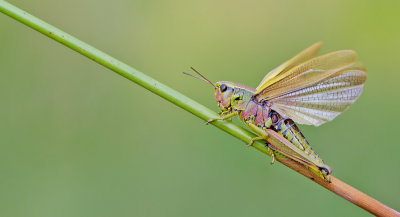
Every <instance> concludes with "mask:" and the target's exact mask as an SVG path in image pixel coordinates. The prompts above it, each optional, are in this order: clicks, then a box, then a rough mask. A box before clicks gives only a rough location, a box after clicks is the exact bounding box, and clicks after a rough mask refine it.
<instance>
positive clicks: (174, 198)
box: [0, 0, 400, 217]
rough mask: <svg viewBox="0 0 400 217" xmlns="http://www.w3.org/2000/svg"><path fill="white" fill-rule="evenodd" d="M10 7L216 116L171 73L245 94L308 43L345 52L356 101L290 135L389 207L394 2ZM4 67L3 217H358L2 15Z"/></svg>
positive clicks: (398, 37) (394, 124)
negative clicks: (354, 66) (359, 83)
mask: <svg viewBox="0 0 400 217" xmlns="http://www.w3.org/2000/svg"><path fill="white" fill-rule="evenodd" d="M10 2H11V3H14V4H15V5H17V6H19V7H21V8H22V9H24V10H27V11H28V12H30V13H32V14H33V15H35V16H38V17H40V18H41V19H43V20H45V21H47V22H49V23H50V24H53V25H55V26H57V27H59V28H61V29H62V30H64V31H66V32H68V33H70V34H72V35H74V36H76V37H78V38H79V39H81V40H83V41H85V42H88V43H89V44H91V45H93V46H94V47H97V48H99V49H101V50H103V51H105V52H106V53H109V54H111V55H112V56H114V57H116V58H118V59H120V60H122V61H124V62H126V63H128V64H129V65H132V66H133V67H135V68H136V69H138V70H140V71H142V72H144V73H146V74H148V75H150V76H152V77H154V78H155V79H157V80H159V81H161V82H163V83H165V84H167V85H169V86H171V87H173V88H175V89H177V90H178V91H181V92H182V93H184V94H186V95H187V96H189V97H192V98H193V99H195V100H197V101H199V102H201V103H203V104H205V105H206V106H208V107H210V108H213V109H214V110H215V111H217V110H218V109H217V107H216V105H215V102H214V99H213V92H212V89H211V88H210V87H209V86H208V85H206V84H204V83H202V82H200V81H198V80H195V79H192V78H189V77H186V76H184V75H182V73H181V72H182V71H188V69H189V67H190V66H194V67H195V68H197V69H198V70H200V71H201V72H203V73H204V74H205V75H207V76H208V77H209V78H210V79H211V80H212V81H218V80H230V81H234V82H238V83H243V84H246V85H249V86H253V87H255V86H257V85H258V82H259V81H260V80H261V79H262V78H263V76H264V75H265V74H266V73H267V72H268V71H269V70H270V69H272V68H274V67H275V66H277V65H278V64H280V63H282V62H283V61H285V60H286V59H288V58H290V57H292V56H293V55H294V54H296V53H297V52H299V51H300V50H302V49H304V48H306V47H307V46H309V45H311V44H312V43H314V42H317V41H323V42H324V47H323V49H322V53H326V52H330V51H335V50H340V49H354V50H356V51H357V52H358V54H359V59H360V60H361V61H362V62H364V63H365V65H366V66H367V68H368V80H367V83H366V86H365V90H364V93H363V94H362V96H361V97H360V99H359V100H358V101H357V102H356V103H355V104H354V105H353V106H351V108H350V109H349V110H348V111H346V112H345V113H344V114H342V115H340V116H339V117H338V118H336V119H335V121H333V122H331V123H328V124H325V125H323V126H321V127H318V128H315V127H310V126H300V128H301V129H302V130H303V132H304V134H305V136H306V137H307V138H308V140H309V141H310V143H311V145H312V146H313V147H314V150H316V151H317V152H318V153H319V154H320V156H321V157H322V158H323V159H325V161H326V163H327V164H328V165H330V166H331V167H332V168H333V171H334V173H333V174H334V175H335V176H336V177H338V178H340V179H342V180H344V181H346V182H348V183H349V184H351V185H353V186H355V187H357V188H359V189H360V190H362V191H364V192H365V193H367V194H369V195H371V196H373V197H375V198H376V199H378V200H380V201H382V202H383V203H386V204H387V205H389V206H391V207H393V208H395V209H397V210H399V209H400V200H399V194H400V189H399V182H400V173H399V165H400V158H399V157H398V155H399V153H400V146H399V141H398V135H399V132H398V130H399V122H400V116H399V113H398V111H399V106H400V102H399V96H398V95H399V90H400V88H399V81H398V80H399V79H400V71H399V64H400V28H399V20H400V14H399V11H400V1H398V0H392V1H362V0H358V1H345V0H341V1H326V2H322V1H304V2H302V1H261V0H250V1H246V2H245V1H162V0H159V1H146V0H141V1H129V0H120V1H98V0H70V1H60V0H35V1H31V0H13V1H10ZM0 64H1V65H0V66H1V72H0V100H1V101H0V102H1V105H0V121H1V122H0V123H1V124H0V148H1V151H0V216H13V217H17V216H41V217H44V216H191V217H195V216H289V215H296V216H365V215H368V213H367V212H365V211H363V210H361V209H360V208H358V207H356V206H354V205H353V204H351V203H349V202H347V201H345V200H344V199H342V198H340V197H338V196H336V195H334V194H332V193H331V192H329V191H327V190H325V189H323V188H321V187H320V186H319V185H316V184H314V183H313V182H311V181H309V180H307V179H305V178H303V177H302V176H300V175H299V174H297V173H295V172H293V171H291V170H289V169H288V168H286V167H284V166H282V165H280V164H275V165H274V166H272V167H271V166H269V161H270V158H268V157H266V156H265V155H263V154H261V153H260V152H258V151H255V150H254V149H251V148H246V147H245V146H244V144H243V143H242V142H241V141H239V140H237V139H235V138H233V137H232V136H229V135H228V134H226V133H223V132H222V131H220V130H218V129H216V128H214V127H212V126H206V125H204V124H203V121H202V120H200V119H198V118H196V117H195V116H193V115H191V114H189V113H187V112H185V111H183V110H182V109H179V108H178V107H176V106H174V105H172V104H171V103H168V102H166V101H164V100H162V99H161V98H159V97H158V96H156V95H154V94H152V93H150V92H148V91H146V90H145V89H143V88H141V87H139V86H138V85H136V84H133V83H132V82H129V81H128V80H126V79H124V78H122V77H120V76H119V75H117V74H115V73H113V72H111V71H109V70H107V69H105V68H103V67H101V66H99V65H98V64H96V63H94V62H92V61H91V60H89V59H87V58H84V57H82V56H81V55H79V54H77V53H75V52H73V51H71V50H70V49H67V48H66V47H64V46H62V45H60V44H58V43H56V42H54V41H53V40H50V39H49V38H46V37H44V36H43V35H41V34H39V33H37V32H35V31H33V30H31V29H29V28H27V27H26V26H24V25H22V24H20V23H18V22H16V21H14V20H12V19H11V18H9V17H7V16H5V15H3V14H2V15H0Z"/></svg>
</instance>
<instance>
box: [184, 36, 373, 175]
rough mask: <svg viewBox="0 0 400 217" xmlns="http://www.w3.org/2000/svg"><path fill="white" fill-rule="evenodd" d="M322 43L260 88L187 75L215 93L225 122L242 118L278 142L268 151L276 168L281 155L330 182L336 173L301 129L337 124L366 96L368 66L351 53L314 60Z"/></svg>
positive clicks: (272, 73) (260, 135)
mask: <svg viewBox="0 0 400 217" xmlns="http://www.w3.org/2000/svg"><path fill="white" fill-rule="evenodd" d="M321 45H322V43H320V42H319V43H316V44H314V45H312V46H310V47H309V48H307V49H305V50H303V51H302V52H300V53H299V54H297V55H296V56H294V57H293V58H291V59H290V60H288V61H286V62H284V63H283V64H281V65H280V66H278V67H277V68H275V69H273V70H272V71H270V72H269V73H268V74H267V75H266V76H265V77H264V79H263V80H262V81H261V83H260V84H259V85H258V87H257V88H255V89H254V88H251V87H248V86H245V85H242V84H236V83H233V82H229V81H218V82H216V83H215V84H214V83H212V82H211V81H210V80H208V79H207V78H206V77H204V76H203V75H202V74H201V73H199V72H198V71H196V70H195V69H193V68H192V70H193V71H195V72H196V73H197V74H198V75H199V76H200V77H197V76H194V75H191V74H188V73H185V74H187V75H190V76H192V77H195V78H197V79H200V80H202V81H205V82H207V83H209V84H211V85H212V86H213V87H214V95H215V100H216V102H217V105H218V107H219V109H220V110H221V112H220V113H219V114H220V117H219V118H214V119H210V120H208V121H207V122H206V123H207V124H208V123H211V122H213V121H217V120H222V121H223V120H229V119H231V118H232V117H234V116H238V117H239V118H240V120H242V122H243V123H244V124H245V125H246V126H248V127H249V128H250V129H251V130H252V131H253V132H254V133H256V134H257V135H258V136H257V137H254V138H252V140H251V142H250V143H249V144H247V145H248V146H251V145H252V143H253V142H254V141H256V140H268V139H269V140H274V141H276V142H274V143H272V144H273V145H272V144H270V143H268V142H267V144H266V147H267V149H268V151H269V153H270V154H271V157H272V162H271V163H273V162H274V160H275V158H276V155H277V154H279V155H280V156H283V157H287V158H289V159H291V160H294V161H296V162H298V163H301V164H302V165H304V166H305V167H307V168H308V169H309V170H310V171H312V172H313V173H315V174H317V175H318V176H319V177H321V178H323V179H325V180H326V181H328V182H329V175H330V174H331V173H332V169H331V168H330V167H329V166H328V165H326V164H325V163H324V161H323V160H322V159H321V158H320V157H319V156H318V155H317V154H316V153H315V152H314V151H313V150H312V148H311V146H310V144H309V143H308V141H307V140H306V138H305V137H304V135H303V134H302V133H301V131H300V130H299V128H298V127H297V125H296V123H298V124H306V125H314V126H319V125H321V124H323V123H326V122H328V121H331V120H333V119H334V118H335V117H336V116H338V115H339V114H340V113H341V112H343V111H345V110H346V109H347V108H348V107H349V106H350V105H351V104H352V103H354V102H355V101H356V100H357V99H358V97H359V96H360V95H361V93H362V90H363V86H364V83H365V81H366V77H367V76H366V72H365V71H366V69H365V67H364V65H362V64H361V63H359V62H356V59H357V54H356V52H354V51H352V50H341V51H336V52H331V53H328V54H325V55H322V56H318V57H315V56H316V54H317V53H318V51H319V49H320V47H321Z"/></svg>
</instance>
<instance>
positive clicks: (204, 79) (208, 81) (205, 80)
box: [183, 67, 217, 88]
mask: <svg viewBox="0 0 400 217" xmlns="http://www.w3.org/2000/svg"><path fill="white" fill-rule="evenodd" d="M190 68H191V69H192V70H193V71H194V72H196V73H197V74H198V75H200V76H201V78H199V77H197V76H195V75H192V74H189V73H186V72H183V74H185V75H189V76H192V77H193V78H197V79H199V80H202V81H204V82H207V83H209V84H211V85H212V86H213V87H214V88H217V87H216V86H215V85H214V84H213V83H212V82H211V81H210V80H208V79H207V78H206V77H204V76H203V75H202V74H201V73H200V72H198V71H197V70H196V69H194V68H193V67H190Z"/></svg>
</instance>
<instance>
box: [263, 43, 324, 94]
mask: <svg viewBox="0 0 400 217" xmlns="http://www.w3.org/2000/svg"><path fill="white" fill-rule="evenodd" d="M321 46H322V42H317V43H315V44H313V45H311V46H310V47H308V48H307V49H305V50H303V51H301V52H300V53H298V54H297V55H296V56H294V57H293V58H291V59H290V60H288V61H286V62H284V63H282V64H281V65H280V66H278V67H276V68H275V69H273V70H272V71H270V72H269V73H268V74H267V75H266V76H265V77H264V78H263V80H262V81H261V82H260V85H259V86H258V87H257V88H256V89H257V93H258V92H259V91H258V90H262V89H264V88H265V87H266V86H268V85H270V83H269V82H270V81H272V78H274V77H276V76H278V75H280V74H282V73H285V72H287V71H288V70H289V69H291V68H293V67H294V66H297V65H299V64H300V63H303V62H305V61H307V60H309V59H311V58H313V57H315V56H316V55H317V53H318V51H319V50H320V48H321ZM266 81H269V82H266Z"/></svg>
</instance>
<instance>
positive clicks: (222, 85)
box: [220, 84, 228, 92]
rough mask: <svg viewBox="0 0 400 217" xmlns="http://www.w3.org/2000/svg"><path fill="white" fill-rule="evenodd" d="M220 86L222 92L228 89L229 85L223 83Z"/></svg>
mask: <svg viewBox="0 0 400 217" xmlns="http://www.w3.org/2000/svg"><path fill="white" fill-rule="evenodd" d="M220 88H221V91H222V92H225V91H226V89H228V87H227V86H226V85H225V84H221V86H220Z"/></svg>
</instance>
